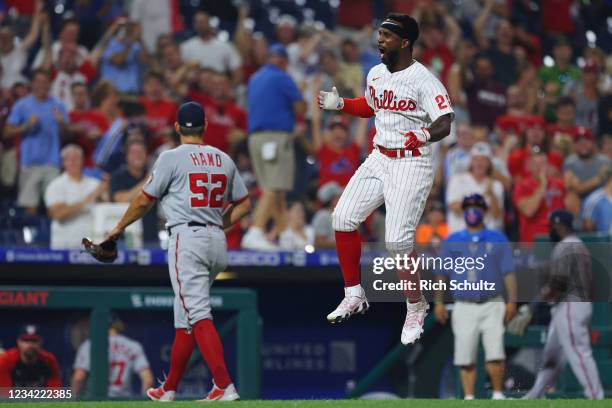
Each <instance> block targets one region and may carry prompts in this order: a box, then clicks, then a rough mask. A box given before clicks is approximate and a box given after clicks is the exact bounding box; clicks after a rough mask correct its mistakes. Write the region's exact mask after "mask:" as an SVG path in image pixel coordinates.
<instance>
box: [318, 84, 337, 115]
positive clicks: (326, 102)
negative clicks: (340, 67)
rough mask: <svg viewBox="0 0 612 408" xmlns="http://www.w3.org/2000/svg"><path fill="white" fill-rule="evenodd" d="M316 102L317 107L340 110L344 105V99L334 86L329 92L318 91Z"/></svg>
mask: <svg viewBox="0 0 612 408" xmlns="http://www.w3.org/2000/svg"><path fill="white" fill-rule="evenodd" d="M317 102H318V103H319V108H320V109H325V110H340V109H342V108H343V107H344V101H343V100H342V98H341V97H340V95H338V90H337V89H336V87H335V86H334V87H333V88H332V90H331V92H325V91H319V97H318V98H317Z"/></svg>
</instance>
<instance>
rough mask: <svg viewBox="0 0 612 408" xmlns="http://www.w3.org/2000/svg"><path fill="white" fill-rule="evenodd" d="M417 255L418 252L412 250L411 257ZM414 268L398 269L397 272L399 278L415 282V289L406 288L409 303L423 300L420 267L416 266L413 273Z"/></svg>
mask: <svg viewBox="0 0 612 408" xmlns="http://www.w3.org/2000/svg"><path fill="white" fill-rule="evenodd" d="M416 257H417V253H416V251H412V253H411V254H410V258H413V259H414V258H416ZM411 272H412V270H411V269H397V270H396V273H397V277H398V278H399V280H400V281H406V282H414V288H415V289H413V290H410V289H405V290H404V295H406V299H407V300H408V303H417V302H418V301H419V300H421V296H422V294H421V288H420V286H419V285H420V283H419V281H420V276H421V275H420V273H419V268H416V271H415V272H414V273H411Z"/></svg>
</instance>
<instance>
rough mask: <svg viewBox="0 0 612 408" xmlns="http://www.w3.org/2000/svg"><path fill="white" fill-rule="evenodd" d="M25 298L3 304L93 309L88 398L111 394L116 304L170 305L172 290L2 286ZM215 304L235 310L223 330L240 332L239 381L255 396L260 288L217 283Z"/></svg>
mask: <svg viewBox="0 0 612 408" xmlns="http://www.w3.org/2000/svg"><path fill="white" fill-rule="evenodd" d="M0 291H2V292H4V293H7V292H8V293H11V292H12V298H13V299H17V298H21V299H24V301H23V302H12V303H11V304H8V303H3V304H2V305H0V308H3V309H14V310H20V309H23V308H29V309H32V308H38V309H86V310H89V311H90V312H91V315H90V339H91V348H92V350H93V352H92V353H91V370H90V389H89V395H88V396H87V398H88V399H96V400H100V399H107V395H108V369H109V365H108V324H109V321H110V313H111V311H112V310H115V309H117V310H171V309H172V305H173V299H174V295H173V293H172V291H171V290H169V289H160V288H138V289H131V288H111V287H104V288H89V287H36V286H0ZM211 305H212V308H213V310H220V311H230V312H234V316H233V317H232V318H231V319H230V320H229V321H228V322H227V323H226V324H225V325H224V326H222V327H220V330H219V332H220V335H221V336H223V335H225V334H228V333H229V332H230V331H233V330H234V329H235V332H236V342H237V347H236V353H237V355H236V361H237V367H236V382H237V387H238V389H239V390H240V395H241V397H242V398H243V399H257V398H259V396H260V386H261V360H260V359H261V354H260V348H261V319H260V316H259V313H258V309H257V293H256V292H255V291H253V290H250V289H243V288H215V289H212V291H211Z"/></svg>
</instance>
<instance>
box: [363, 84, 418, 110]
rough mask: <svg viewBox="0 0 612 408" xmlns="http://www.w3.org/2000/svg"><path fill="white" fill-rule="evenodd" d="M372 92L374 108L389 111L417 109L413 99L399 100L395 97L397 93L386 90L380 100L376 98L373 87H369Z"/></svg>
mask: <svg viewBox="0 0 612 408" xmlns="http://www.w3.org/2000/svg"><path fill="white" fill-rule="evenodd" d="M368 90H369V91H370V97H371V98H372V100H373V101H374V107H375V108H376V109H383V110H389V111H400V112H406V111H413V110H415V109H416V102H415V101H413V100H412V99H400V100H399V101H398V100H397V96H395V92H393V91H388V90H386V89H385V90H384V91H383V93H382V94H381V95H380V98H379V97H378V96H376V89H374V87H373V86H372V85H370V86H369V87H368Z"/></svg>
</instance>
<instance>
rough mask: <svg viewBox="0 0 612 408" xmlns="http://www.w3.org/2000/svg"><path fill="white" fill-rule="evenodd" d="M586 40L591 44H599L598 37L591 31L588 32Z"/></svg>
mask: <svg viewBox="0 0 612 408" xmlns="http://www.w3.org/2000/svg"><path fill="white" fill-rule="evenodd" d="M586 39H587V41H588V42H590V43H595V42H597V36H596V35H595V33H594V32H593V31H591V30H589V31H587V32H586Z"/></svg>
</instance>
